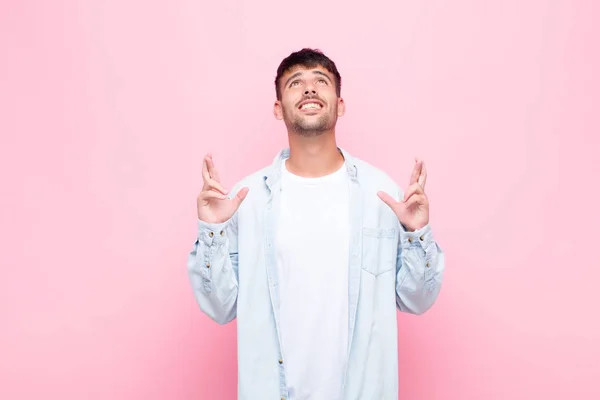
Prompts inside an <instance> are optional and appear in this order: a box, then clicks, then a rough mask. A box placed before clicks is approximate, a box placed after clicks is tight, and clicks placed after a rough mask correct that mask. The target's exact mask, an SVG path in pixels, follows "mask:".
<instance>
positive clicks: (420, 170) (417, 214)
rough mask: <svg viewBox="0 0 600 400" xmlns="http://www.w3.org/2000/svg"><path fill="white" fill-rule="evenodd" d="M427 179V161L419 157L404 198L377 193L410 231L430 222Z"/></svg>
mask: <svg viewBox="0 0 600 400" xmlns="http://www.w3.org/2000/svg"><path fill="white" fill-rule="evenodd" d="M426 181H427V170H426V169H425V162H423V160H418V159H417V160H415V168H414V169H413V172H412V175H411V177H410V183H409V184H408V188H407V189H406V192H405V193H404V198H403V199H400V201H396V200H395V199H394V198H393V197H392V196H390V195H389V194H387V193H385V192H378V193H377V196H379V198H380V199H381V200H382V201H383V202H384V203H385V204H387V205H388V206H389V207H390V208H391V209H392V211H394V214H396V216H397V217H398V220H399V221H400V223H401V224H402V225H403V226H404V227H405V228H406V229H407V230H408V231H416V230H419V229H421V228H423V227H424V226H426V225H427V224H428V223H429V200H428V199H427V195H426V194H425V182H426Z"/></svg>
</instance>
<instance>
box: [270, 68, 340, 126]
mask: <svg viewBox="0 0 600 400" xmlns="http://www.w3.org/2000/svg"><path fill="white" fill-rule="evenodd" d="M279 88H280V91H281V100H278V101H276V102H275V109H274V114H275V117H276V118H277V119H280V120H281V119H283V121H284V122H285V124H286V126H287V128H288V130H289V131H291V132H294V133H297V134H300V135H302V136H317V135H320V134H322V133H324V132H326V131H328V130H332V129H333V128H334V127H335V124H336V122H337V118H338V117H339V116H342V115H343V114H344V111H345V107H344V101H343V100H342V99H341V98H338V97H337V93H336V90H335V78H334V76H333V75H332V74H330V73H329V72H328V71H327V70H326V69H324V68H322V67H315V68H308V69H307V68H305V67H302V66H297V67H295V68H293V69H292V70H290V71H288V72H287V73H285V74H284V75H283V76H282V77H281V80H280V82H279Z"/></svg>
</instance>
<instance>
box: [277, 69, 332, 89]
mask: <svg viewBox="0 0 600 400" xmlns="http://www.w3.org/2000/svg"><path fill="white" fill-rule="evenodd" d="M313 74H317V75H322V76H324V77H325V78H327V80H328V81H329V83H331V79H329V76H328V75H327V74H326V73H324V72H322V71H313ZM300 75H302V71H298V72H296V73H295V74H293V75H292V76H290V77H289V78H288V79H287V80H286V81H285V86H287V85H288V84H289V83H290V81H291V80H292V79H294V78H296V77H298V76H300Z"/></svg>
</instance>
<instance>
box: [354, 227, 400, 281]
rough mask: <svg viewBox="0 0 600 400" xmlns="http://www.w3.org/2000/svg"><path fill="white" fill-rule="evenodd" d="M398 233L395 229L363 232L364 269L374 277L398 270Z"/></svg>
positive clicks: (369, 229)
mask: <svg viewBox="0 0 600 400" xmlns="http://www.w3.org/2000/svg"><path fill="white" fill-rule="evenodd" d="M397 253H398V231H397V230H396V229H394V228H368V227H364V228H363V230H362V269H363V270H365V271H367V272H368V273H370V274H372V275H375V276H377V275H381V274H383V273H385V272H388V271H390V270H392V269H395V268H396V255H397Z"/></svg>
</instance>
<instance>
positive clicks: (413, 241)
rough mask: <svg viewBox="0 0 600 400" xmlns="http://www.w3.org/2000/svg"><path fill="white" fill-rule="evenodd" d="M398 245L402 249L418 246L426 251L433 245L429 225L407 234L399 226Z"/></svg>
mask: <svg viewBox="0 0 600 400" xmlns="http://www.w3.org/2000/svg"><path fill="white" fill-rule="evenodd" d="M400 243H401V244H402V247H403V248H409V247H414V246H420V247H422V248H423V249H427V248H428V247H429V246H430V245H431V244H433V243H434V239H433V232H432V229H431V225H429V224H427V225H425V226H424V227H422V228H421V229H417V230H416V231H414V232H409V231H407V230H406V229H405V228H404V227H403V226H402V224H400Z"/></svg>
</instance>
